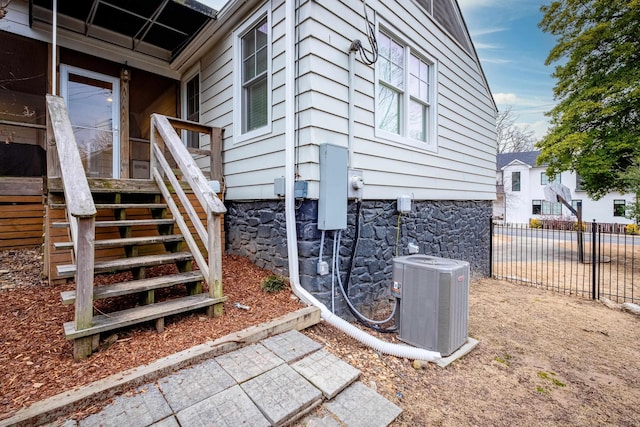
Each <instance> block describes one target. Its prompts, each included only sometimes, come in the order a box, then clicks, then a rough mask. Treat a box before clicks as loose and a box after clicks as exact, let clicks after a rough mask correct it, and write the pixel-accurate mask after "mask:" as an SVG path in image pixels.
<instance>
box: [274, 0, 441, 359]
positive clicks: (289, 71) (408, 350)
mask: <svg viewBox="0 0 640 427" xmlns="http://www.w3.org/2000/svg"><path fill="white" fill-rule="evenodd" d="M285 8H286V12H285V22H286V25H288V28H287V31H285V37H286V47H285V58H286V60H285V62H286V66H285V82H286V85H285V177H286V179H285V218H286V223H287V255H288V258H289V280H290V282H291V289H292V290H293V292H294V293H295V294H296V295H297V296H298V298H300V299H301V300H303V301H305V302H306V303H307V304H311V305H314V306H316V307H318V308H319V309H320V312H321V315H322V318H323V319H324V320H325V321H326V322H327V323H329V324H331V325H333V326H335V327H336V328H338V329H339V330H341V331H342V332H344V333H346V334H347V335H349V336H350V337H352V338H354V339H356V340H358V341H360V342H361V343H363V344H365V345H367V346H369V347H371V348H373V349H375V350H377V351H379V352H381V353H385V354H390V355H393V356H397V357H405V358H407V359H418V360H426V361H435V360H437V359H440V358H441V356H440V353H438V352H435V351H429V350H424V349H421V348H415V347H409V346H406V345H401V344H392V343H389V342H386V341H382V340H380V339H378V338H376V337H374V336H372V335H369V334H368V333H366V332H364V331H363V330H361V329H358V328H357V327H355V326H353V325H352V324H350V323H349V322H347V321H346V320H344V319H342V318H340V317H338V316H336V315H335V314H333V313H331V311H329V309H328V308H327V307H326V306H325V305H324V304H322V303H321V302H320V301H318V300H317V299H316V298H315V297H314V296H313V295H311V294H310V293H309V292H307V290H305V289H304V288H303V287H302V286H301V285H300V277H299V270H298V239H297V237H296V216H295V198H294V181H295V168H294V166H295V164H294V163H295V158H294V143H295V135H294V133H295V128H294V109H293V105H294V102H295V93H294V90H293V87H294V84H295V78H296V76H295V75H294V74H293V70H294V66H295V58H294V52H295V50H294V43H295V23H294V16H295V9H294V8H295V3H294V0H286V3H285Z"/></svg>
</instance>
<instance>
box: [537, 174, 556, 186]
mask: <svg viewBox="0 0 640 427" xmlns="http://www.w3.org/2000/svg"><path fill="white" fill-rule="evenodd" d="M560 182H561V181H560V175H556V177H555V178H554V179H553V180H549V177H548V176H547V174H546V172H542V173H541V174H540V184H541V185H547V184H553V183H557V184H560Z"/></svg>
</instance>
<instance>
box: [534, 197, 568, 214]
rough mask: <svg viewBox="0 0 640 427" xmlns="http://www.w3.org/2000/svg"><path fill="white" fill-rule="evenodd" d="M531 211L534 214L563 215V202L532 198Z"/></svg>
mask: <svg viewBox="0 0 640 427" xmlns="http://www.w3.org/2000/svg"><path fill="white" fill-rule="evenodd" d="M531 213H532V214H533V215H562V204H560V203H557V202H553V203H552V202H548V201H546V200H532V201H531Z"/></svg>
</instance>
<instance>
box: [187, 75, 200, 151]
mask: <svg viewBox="0 0 640 427" xmlns="http://www.w3.org/2000/svg"><path fill="white" fill-rule="evenodd" d="M185 119H187V120H190V121H192V122H199V121H200V74H196V75H195V76H193V77H192V78H191V79H189V80H188V81H187V83H186V85H185ZM186 143H187V147H190V148H200V134H199V133H198V132H195V131H187V132H186Z"/></svg>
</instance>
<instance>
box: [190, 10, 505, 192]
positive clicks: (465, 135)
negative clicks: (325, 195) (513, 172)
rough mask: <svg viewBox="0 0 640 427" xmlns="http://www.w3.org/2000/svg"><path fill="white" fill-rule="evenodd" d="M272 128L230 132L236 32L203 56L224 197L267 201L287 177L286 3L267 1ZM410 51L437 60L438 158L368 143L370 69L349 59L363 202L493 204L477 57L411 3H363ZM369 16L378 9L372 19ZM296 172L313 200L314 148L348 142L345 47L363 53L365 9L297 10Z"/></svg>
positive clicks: (206, 116)
mask: <svg viewBox="0 0 640 427" xmlns="http://www.w3.org/2000/svg"><path fill="white" fill-rule="evenodd" d="M270 6H271V14H272V18H271V24H272V105H273V109H272V122H273V124H272V131H271V133H269V134H266V135H264V136H261V137H258V138H255V139H253V140H250V141H246V142H240V143H237V142H236V141H235V138H234V135H233V133H234V129H233V119H234V116H233V105H234V103H233V84H234V81H233V35H232V32H229V35H228V36H227V37H225V38H224V40H222V41H221V42H220V43H218V44H217V45H216V46H215V47H214V48H213V49H211V50H210V51H209V52H207V53H206V55H205V56H204V57H203V58H202V59H201V62H200V69H201V73H202V98H201V111H202V113H201V119H202V121H203V122H204V123H206V124H210V125H213V126H219V127H223V128H224V130H225V132H224V145H223V148H224V175H225V185H226V189H227V193H226V198H227V200H254V199H265V198H266V199H273V198H276V196H275V195H274V193H273V181H274V179H275V178H277V177H280V176H283V175H284V149H285V147H284V135H283V133H284V89H285V86H284V85H285V81H284V74H285V73H284V66H285V61H284V56H285V55H284V48H285V44H284V31H285V27H286V25H285V22H284V15H285V13H284V1H282V0H277V1H272V2H271V3H270ZM367 6H368V7H369V12H370V14H369V17H370V19H373V16H376V20H382V21H384V22H386V23H387V24H389V25H391V26H392V27H393V29H394V30H395V31H396V32H397V33H399V34H401V35H402V36H403V38H404V39H406V40H407V42H409V43H410V44H411V45H412V47H414V48H419V49H420V50H421V51H423V52H425V53H426V54H428V55H430V56H431V57H433V58H434V59H435V60H436V61H437V71H438V75H437V99H438V105H437V112H438V118H437V122H438V127H437V131H436V134H437V141H438V149H437V151H436V152H433V151H427V150H422V149H420V148H416V147H412V146H409V145H404V144H400V143H397V142H392V141H388V140H384V139H381V138H377V137H376V136H375V118H374V113H375V105H376V102H375V72H374V67H373V66H367V65H365V64H363V63H362V62H361V61H360V60H359V59H358V60H357V61H356V68H355V72H356V78H355V82H354V87H355V97H354V98H355V112H354V119H355V125H354V145H353V147H352V148H353V151H354V156H353V164H352V167H355V168H357V169H361V170H363V171H364V179H365V183H366V185H365V192H364V197H365V199H392V198H395V197H397V196H398V195H400V194H412V195H413V197H414V198H415V199H429V200H492V199H494V198H495V181H494V179H495V177H494V173H495V172H494V171H495V118H494V115H495V112H494V110H493V104H492V102H491V99H490V94H489V91H488V88H487V87H486V86H485V83H484V80H483V78H482V75H481V71H480V69H479V67H478V65H477V64H476V62H475V61H474V59H473V58H472V57H471V56H470V55H469V54H468V53H467V52H466V51H464V50H463V49H462V48H461V47H459V46H458V45H457V44H456V42H454V41H453V39H451V38H450V37H449V36H448V35H447V34H446V33H445V32H444V31H442V30H441V29H440V28H439V27H438V25H436V24H435V23H434V22H433V21H432V20H431V18H430V17H428V15H427V14H426V13H424V12H423V11H422V9H421V8H420V7H419V6H417V5H415V4H414V3H413V2H409V1H403V2H382V1H375V2H368V3H367ZM372 9H375V10H376V11H377V12H376V13H373V12H372ZM297 17H298V27H297V31H296V38H297V40H298V46H299V50H298V52H297V70H296V74H297V75H298V76H299V77H298V79H297V92H296V93H297V97H296V106H295V110H296V111H297V115H296V117H295V127H296V128H297V129H298V132H297V139H296V144H297V150H296V160H297V172H298V175H299V179H302V180H306V181H307V182H308V184H309V188H308V197H310V198H317V197H318V194H319V182H318V181H319V170H318V146H319V144H322V143H332V144H337V145H342V146H347V144H348V92H349V88H348V76H349V53H348V50H349V46H350V44H351V42H352V41H353V40H355V39H360V40H361V41H363V43H364V44H365V46H367V42H366V36H365V34H364V33H363V32H362V30H363V28H364V16H363V8H362V3H360V2H351V1H331V2H329V1H306V2H302V4H301V6H300V9H299V10H298V11H297Z"/></svg>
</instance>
